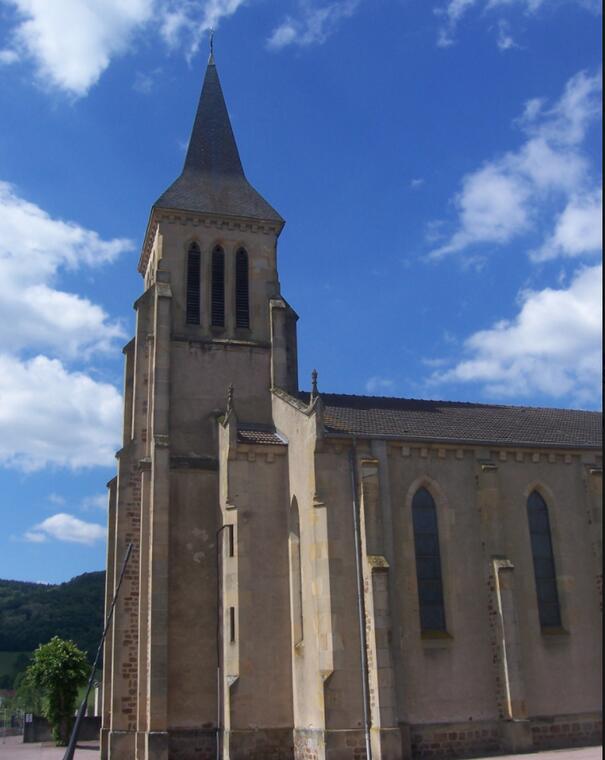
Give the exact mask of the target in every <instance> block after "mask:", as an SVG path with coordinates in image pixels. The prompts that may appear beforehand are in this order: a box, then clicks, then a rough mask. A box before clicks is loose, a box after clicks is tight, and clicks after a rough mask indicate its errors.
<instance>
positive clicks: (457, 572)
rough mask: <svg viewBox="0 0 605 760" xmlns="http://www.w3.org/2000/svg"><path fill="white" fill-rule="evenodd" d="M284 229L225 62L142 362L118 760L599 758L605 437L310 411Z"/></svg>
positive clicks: (112, 505)
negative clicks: (581, 748) (227, 86)
mask: <svg viewBox="0 0 605 760" xmlns="http://www.w3.org/2000/svg"><path fill="white" fill-rule="evenodd" d="M283 226H284V220H283V219H282V218H281V217H280V215H279V214H278V213H277V211H275V210H274V209H273V207H272V206H270V205H269V203H267V201H266V200H265V199H264V198H263V197H262V196H261V195H260V194H259V193H258V191H257V190H256V189H255V188H254V187H252V185H251V184H250V183H249V182H248V180H247V179H246V176H245V174H244V171H243V168H242V164H241V161H240V156H239V152H238V149H237V145H236V142H235V139H234V135H233V132H232V129H231V124H230V121H229V116H228V111H227V108H226V105H225V101H224V98H223V93H222V90H221V85H220V82H219V77H218V73H217V69H216V65H215V62H214V60H213V57H212V56H211V58H210V61H209V64H208V67H207V70H206V74H205V79H204V83H203V88H202V93H201V97H200V101H199V105H198V109H197V113H196V116H195V121H194V124H193V130H192V133H191V139H190V142H189V148H188V152H187V155H186V159H185V164H184V167H183V171H182V173H181V175H180V176H179V177H178V179H176V181H175V182H174V183H173V184H172V185H171V186H170V187H169V188H168V189H167V190H166V191H165V192H164V194H163V195H161V196H160V198H159V199H158V200H157V201H156V203H155V204H154V205H153V207H152V210H151V214H150V217H149V222H148V225H147V230H146V233H145V238H144V244H143V247H142V253H141V258H140V261H139V272H140V273H141V276H142V277H143V281H144V287H143V293H142V295H141V296H140V298H138V300H137V301H136V302H135V304H134V308H135V310H136V332H135V336H134V338H133V339H132V340H131V341H130V342H129V343H128V344H127V345H126V346H125V348H124V355H125V386H124V432H123V446H122V448H121V449H120V451H119V452H118V453H117V462H118V466H117V477H116V478H114V479H113V480H112V481H110V483H109V541H108V557H107V604H108V605H109V604H110V602H111V599H112V596H113V592H114V589H115V587H116V584H117V581H118V577H119V574H120V567H121V565H122V559H123V557H124V554H125V551H126V548H127V546H128V544H130V543H132V545H133V551H132V554H131V557H130V561H129V563H128V565H127V568H126V573H125V576H124V582H123V584H122V587H121V591H120V597H119V601H118V603H117V606H116V611H115V616H114V618H113V623H112V628H111V630H110V635H109V637H108V639H107V643H106V647H105V658H104V684H105V688H104V705H103V728H102V745H101V746H102V749H101V756H102V758H103V759H106V758H108V759H109V760H194V759H195V760H210V759H211V758H231V760H244V758H248V759H250V760H290V759H293V758H295V759H296V760H303V759H304V760H361V759H362V758H367V759H368V760H369V759H370V758H371V759H372V760H411V759H413V758H442V759H444V760H445V759H449V758H457V757H473V756H478V755H486V754H498V753H505V752H513V751H526V750H530V749H535V750H539V749H545V748H555V747H564V746H573V745H585V744H591V743H598V742H599V741H600V736H601V615H602V613H601V594H602V592H601V579H602V575H601V561H602V540H601V530H602V507H601V494H602V453H601V415H600V414H598V413H593V412H584V411H571V410H560V409H537V408H528V407H511V406H497V405H485V404H469V403H456V402H438V401H418V400H410V399H404V398H374V397H364V396H353V395H351V396H348V395H335V394H331V393H327V392H324V391H323V388H322V387H321V382H319V387H318V382H317V375H316V374H314V376H313V378H312V379H311V384H310V391H308V392H305V391H301V390H300V387H299V379H298V373H297V347H296V323H297V315H296V313H295V311H294V310H293V309H292V307H291V306H290V305H289V304H288V302H287V301H286V300H285V298H284V296H283V295H282V291H281V287H280V281H279V277H278V268H277V241H278V238H279V235H280V232H281V230H282V228H283Z"/></svg>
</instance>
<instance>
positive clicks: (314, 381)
mask: <svg viewBox="0 0 605 760" xmlns="http://www.w3.org/2000/svg"><path fill="white" fill-rule="evenodd" d="M318 396H319V391H318V390H317V370H316V369H314V370H313V372H311V401H315V399H316V398H317V397H318Z"/></svg>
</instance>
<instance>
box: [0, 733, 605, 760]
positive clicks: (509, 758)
mask: <svg viewBox="0 0 605 760" xmlns="http://www.w3.org/2000/svg"><path fill="white" fill-rule="evenodd" d="M98 751H99V745H98V743H97V742H82V744H81V745H79V747H78V749H77V751H76V755H75V760H93V758H95V760H96V757H97V755H98ZM64 753H65V750H64V749H60V748H57V747H54V746H53V745H52V744H50V743H44V744H23V742H22V741H21V737H19V736H9V737H7V738H6V739H0V759H1V760H62V758H63V754H64ZM478 760H481V759H480V758H479V759H478ZM483 760H494V758H493V757H492V758H489V759H488V758H483ZM499 760H603V748H602V747H584V748H582V749H559V750H555V751H552V752H538V753H537V754H531V755H506V756H505V757H502V756H501V757H500V758H499Z"/></svg>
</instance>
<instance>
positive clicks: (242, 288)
mask: <svg viewBox="0 0 605 760" xmlns="http://www.w3.org/2000/svg"><path fill="white" fill-rule="evenodd" d="M235 326H236V327H250V287H249V281H248V254H247V253H246V251H245V250H244V249H243V248H240V250H239V251H238V252H237V253H236V254H235Z"/></svg>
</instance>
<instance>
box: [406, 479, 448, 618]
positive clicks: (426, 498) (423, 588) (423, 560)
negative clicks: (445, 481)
mask: <svg viewBox="0 0 605 760" xmlns="http://www.w3.org/2000/svg"><path fill="white" fill-rule="evenodd" d="M412 518H413V522H414V545H415V549H416V578H417V580H418V601H419V604H420V628H421V630H422V631H445V630H446V628H445V610H444V606H443V583H442V578H441V555H440V551H439V530H438V526H437V508H436V506H435V501H434V499H433V497H432V496H431V494H430V493H429V492H428V491H427V489H426V488H419V489H418V491H416V493H415V494H414V498H413V499H412Z"/></svg>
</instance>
